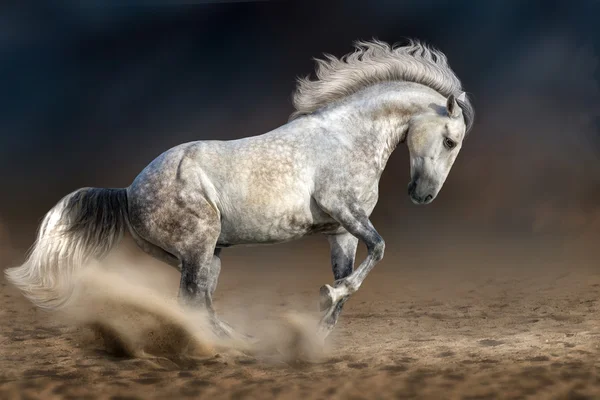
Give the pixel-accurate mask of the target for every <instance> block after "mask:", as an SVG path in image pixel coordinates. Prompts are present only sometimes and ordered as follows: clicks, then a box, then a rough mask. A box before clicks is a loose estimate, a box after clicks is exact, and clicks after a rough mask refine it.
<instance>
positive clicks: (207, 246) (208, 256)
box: [130, 190, 233, 336]
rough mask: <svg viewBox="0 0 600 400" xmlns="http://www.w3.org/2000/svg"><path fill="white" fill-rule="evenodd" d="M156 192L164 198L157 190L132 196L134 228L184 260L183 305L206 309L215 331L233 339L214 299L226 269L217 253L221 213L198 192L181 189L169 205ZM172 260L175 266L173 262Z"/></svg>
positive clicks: (180, 260)
mask: <svg viewBox="0 0 600 400" xmlns="http://www.w3.org/2000/svg"><path fill="white" fill-rule="evenodd" d="M155 192H158V194H159V195H160V191H154V192H152V193H148V192H142V193H139V194H138V193H135V194H136V196H132V198H131V208H130V222H131V226H132V228H133V229H134V230H135V233H137V234H138V235H139V236H140V237H141V238H143V239H144V240H145V241H147V242H149V243H152V244H155V246H158V247H160V248H161V249H163V250H164V251H165V254H168V255H174V256H175V257H176V258H177V260H178V261H179V265H180V270H181V280H180V284H179V300H180V303H182V304H183V305H185V306H187V307H190V308H192V309H193V308H200V309H202V310H206V311H207V314H208V318H209V319H210V322H211V324H212V326H213V328H214V331H215V333H216V334H218V335H220V336H231V335H232V333H233V330H232V329H231V328H230V327H229V326H228V325H226V324H224V323H222V322H221V321H219V319H218V318H217V316H216V313H215V311H214V308H213V300H212V295H213V293H214V291H215V289H216V285H217V280H218V276H219V272H220V269H221V262H220V259H219V257H218V254H219V249H216V245H217V240H218V238H219V235H220V233H221V221H220V216H219V214H218V212H217V211H216V210H215V208H214V207H213V206H212V205H211V204H210V203H209V202H208V201H207V200H206V199H204V198H201V197H199V196H198V192H197V191H193V192H191V191H189V190H184V191H179V193H178V195H177V196H178V198H177V201H164V199H163V198H162V195H160V196H159V195H154V193H155ZM168 194H169V195H170V196H172V194H170V193H168ZM147 250H148V249H147ZM150 250H152V249H150ZM170 261H172V263H171V264H172V265H173V264H174V262H173V260H170Z"/></svg>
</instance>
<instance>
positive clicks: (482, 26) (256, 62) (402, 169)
mask: <svg viewBox="0 0 600 400" xmlns="http://www.w3.org/2000/svg"><path fill="white" fill-rule="evenodd" d="M117 3H118V5H117ZM3 4H4V5H3V6H2V8H1V9H0V10H1V12H0V82H1V85H0V88H1V89H0V90H1V95H0V183H1V185H0V188H1V189H0V190H1V193H0V194H1V195H0V223H1V224H2V226H3V227H4V231H5V234H4V239H3V240H4V241H5V245H6V243H8V241H9V240H10V243H11V246H12V247H13V248H16V249H20V250H22V249H25V248H27V247H28V246H29V245H30V244H31V242H32V240H33V237H34V236H33V235H34V232H35V228H36V226H37V224H38V222H39V221H40V219H41V218H42V216H43V214H44V213H45V212H46V211H47V210H49V209H50V208H51V207H52V206H53V205H54V204H55V203H56V202H57V201H58V200H59V199H60V198H61V197H62V196H63V195H65V194H67V193H68V192H70V191H72V190H74V189H76V188H79V187H82V186H99V187H124V186H127V185H128V184H129V183H130V182H131V181H132V179H133V178H134V177H135V176H136V174H137V173H139V171H141V169H142V168H143V167H144V166H145V165H146V164H147V163H149V162H150V161H151V160H152V159H153V158H154V157H156V156H157V155H158V154H160V153H161V152H162V151H164V150H166V149H168V148H169V147H171V146H174V145H177V144H179V143H182V142H186V141H192V140H202V139H233V138H240V137H244V136H250V135H256V134H261V133H264V132H267V131H269V130H271V129H274V128H276V127H277V126H279V125H281V124H284V123H285V122H286V121H287V118H288V116H289V114H290V113H291V112H292V111H293V110H292V105H291V93H292V92H293V90H294V86H295V78H296V77H297V76H304V75H307V74H310V73H311V72H312V71H313V68H314V63H313V61H312V60H311V58H312V57H318V56H319V55H321V54H322V53H323V52H328V53H332V54H334V55H337V56H341V55H343V54H345V53H347V52H349V51H351V50H352V42H353V41H354V40H356V39H370V38H373V37H376V38H379V39H381V40H384V41H388V42H396V41H399V40H402V38H404V37H415V38H420V39H423V40H425V41H427V42H429V43H430V44H432V45H434V46H435V47H438V48H439V49H441V50H442V51H444V52H445V53H446V55H447V56H448V58H449V61H450V64H451V66H452V67H453V69H454V70H455V71H456V73H457V75H458V76H459V77H460V79H461V80H462V82H463V84H464V87H465V88H466V90H467V91H468V92H469V93H470V94H471V95H472V98H473V99H474V105H475V109H476V112H477V115H476V124H475V126H474V129H473V131H472V133H471V135H470V137H469V138H468V140H467V142H466V143H465V146H464V147H463V150H462V152H461V154H460V156H459V158H458V160H457V162H456V164H455V166H454V168H453V170H452V172H451V174H450V176H449V178H448V180H447V182H446V185H445V187H444V189H443V190H442V192H441V193H440V196H439V197H438V199H437V200H436V201H435V202H434V203H433V204H432V205H430V206H426V207H417V206H413V205H412V204H411V203H410V201H409V200H408V197H407V195H406V185H407V182H408V178H409V173H408V158H407V151H406V149H405V148H404V147H401V148H399V149H398V151H397V152H396V153H395V154H394V156H393V157H392V159H391V161H390V163H389V164H388V167H387V170H386V172H385V174H384V177H383V179H382V182H381V197H380V202H379V205H378V207H377V208H376V210H375V213H374V215H373V220H374V222H375V225H376V227H377V228H378V229H379V231H380V232H381V233H382V235H383V236H384V237H385V238H386V241H387V244H388V246H387V248H388V252H387V257H386V258H388V260H389V259H390V258H391V259H392V261H391V262H392V263H393V262H394V261H393V260H394V259H395V258H394V257H398V262H400V261H401V259H400V257H404V258H408V259H409V260H410V263H412V264H416V265H426V264H427V263H430V262H434V261H433V259H430V258H427V257H429V256H430V255H431V254H432V253H435V254H436V257H437V258H439V259H445V260H448V259H450V257H451V259H452V260H454V261H456V262H458V263H463V262H465V263H466V262H470V261H473V260H474V259H476V262H478V263H482V262H483V263H486V262H491V260H492V259H496V260H497V259H499V258H502V257H506V256H507V254H509V255H511V257H509V259H507V260H509V261H506V262H510V263H514V262H519V263H522V264H523V265H529V264H531V263H533V262H538V261H544V260H546V261H548V260H549V261H556V260H559V259H560V260H562V261H561V262H564V263H565V265H568V263H569V262H570V261H571V260H575V259H576V260H578V261H581V260H584V261H585V260H587V262H590V263H595V262H596V260H597V259H598V251H597V250H596V248H597V247H598V245H599V244H600V243H599V241H598V236H599V234H600V204H599V202H600V162H599V155H600V118H599V117H600V87H599V82H600V66H599V55H600V28H599V27H598V22H597V18H598V16H599V15H600V2H598V1H592V0H590V1H563V2H553V1H485V2H484V1H459V0H452V1H433V0H414V1H393V0H388V1H384V0H377V1H375V0H371V1H343V2H342V1H339V2H336V1H321V2H309V1H298V2H292V1H273V2H267V1H264V2H250V1H248V2H224V1H222V2H219V1H213V2H200V1H195V2H194V1H189V2H178V1H159V0H154V1H145V2H142V1H139V2H133V1H129V2H126V1H122V2H110V1H91V0H90V1H86V2H79V1H62V2H38V3H37V4H36V5H35V6H33V5H32V6H28V5H27V4H26V3H24V2H14V3H13V5H7V3H3ZM316 243H322V244H321V245H320V246H326V245H325V244H324V242H323V241H322V240H321V241H320V242H317V241H315V240H312V239H308V240H305V241H302V242H300V244H290V245H286V246H287V247H286V246H283V247H281V248H280V249H279V250H268V251H273V253H271V254H277V253H279V254H281V252H284V251H287V250H286V249H290V248H292V247H290V246H299V247H295V248H296V249H297V248H301V247H302V246H317V244H316ZM260 249H261V250H258V251H259V252H266V251H267V249H265V248H260ZM507 249H510V250H507ZM413 250H415V251H413ZM235 251H238V252H240V251H241V252H242V253H239V254H245V253H243V251H244V250H235ZM248 251H250V252H251V251H252V250H248ZM248 254H249V253H248ZM265 254H266V253H265ZM474 254H477V256H475V255H474ZM558 255H560V258H557V257H558ZM502 259H504V258H502ZM268 260H269V259H265V262H268ZM322 262H323V263H325V260H322ZM388 262H390V261H388ZM473 262H474V261H473Z"/></svg>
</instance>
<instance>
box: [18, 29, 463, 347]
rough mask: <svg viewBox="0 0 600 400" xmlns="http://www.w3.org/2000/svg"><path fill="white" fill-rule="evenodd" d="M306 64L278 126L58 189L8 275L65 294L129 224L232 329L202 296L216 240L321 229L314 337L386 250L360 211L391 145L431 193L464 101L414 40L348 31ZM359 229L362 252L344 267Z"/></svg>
mask: <svg viewBox="0 0 600 400" xmlns="http://www.w3.org/2000/svg"><path fill="white" fill-rule="evenodd" d="M317 63H318V65H317V74H316V75H317V79H316V80H310V79H308V78H305V79H300V80H299V82H298V88H297V91H296V93H295V95H294V106H295V108H296V111H295V112H294V114H293V115H292V118H291V119H290V121H289V122H288V123H287V124H285V125H283V126H281V127H279V128H277V129H275V130H273V131H271V132H269V133H265V134H263V135H260V136H253V137H248V138H244V139H239V140H231V141H217V140H206V141H198V142H191V143H186V144H182V145H179V146H176V147H174V148H172V149H170V150H168V151H166V152H164V153H163V154H161V155H160V156H158V157H157V158H156V159H155V160H154V161H152V162H151V163H150V164H149V165H148V166H147V167H146V168H145V169H144V170H143V171H142V172H141V173H140V174H139V175H138V176H137V177H136V178H135V180H134V181H133V183H132V184H131V186H129V187H128V188H125V189H98V188H83V189H79V190H77V191H75V192H73V193H71V194H69V195H67V196H66V197H64V198H63V199H62V200H61V201H60V202H59V203H58V204H57V205H56V206H55V207H54V208H53V209H52V210H50V211H49V212H48V213H47V215H46V216H45V218H44V220H43V222H42V224H41V226H40V228H39V232H38V236H37V240H36V243H35V245H34V247H33V248H32V250H31V252H30V254H29V256H28V258H27V260H26V261H25V263H24V264H23V265H21V266H20V267H16V268H11V269H8V270H7V271H6V274H7V277H8V279H9V280H10V281H11V282H12V283H13V284H15V285H16V286H17V287H19V288H20V289H21V290H22V291H23V293H24V294H25V296H27V297H28V298H29V299H30V300H31V301H32V302H34V303H35V304H37V305H38V306H40V307H43V308H57V307H59V306H61V305H63V304H64V303H65V302H66V300H67V299H68V298H69V295H70V293H71V292H72V284H73V281H72V278H73V275H74V269H76V268H81V267H82V266H84V265H85V264H86V263H89V262H90V261H92V260H99V259H102V258H103V257H105V256H106V255H107V254H108V253H109V252H110V251H111V250H112V249H113V248H114V247H115V246H116V245H117V244H118V243H119V241H120V239H121V237H122V235H123V233H124V232H125V231H126V230H127V231H129V232H130V233H131V235H132V236H133V237H134V239H135V241H136V243H137V244H138V245H139V247H140V248H142V249H143V250H144V251H145V252H147V253H149V254H150V255H152V256H154V257H156V258H158V259H160V260H163V261H165V262H166V263H168V264H170V265H173V266H175V267H177V268H179V269H180V271H181V284H180V292H179V297H180V299H181V300H182V301H183V302H184V303H185V304H187V305H193V306H198V307H204V308H206V310H207V311H208V315H209V316H210V319H211V322H212V324H213V327H214V329H215V332H216V333H218V334H221V335H232V334H233V333H234V332H233V330H232V329H231V328H230V327H229V325H227V324H226V323H224V322H222V321H220V320H219V319H218V318H217V316H216V315H215V313H214V310H213V306H212V295H213V293H214V291H215V288H216V285H217V278H218V276H219V272H220V269H221V262H220V259H219V254H220V252H221V249H223V248H225V247H229V246H235V245H243V244H258V243H278V242H285V241H289V240H294V239H298V238H301V237H303V236H305V235H309V234H314V233H322V234H324V235H325V236H327V239H328V240H329V243H330V245H331V262H332V267H333V275H334V278H335V282H334V283H333V284H332V285H324V286H323V287H322V288H321V293H320V296H321V309H322V311H325V314H324V316H323V318H322V320H321V323H320V326H319V333H320V335H321V337H322V338H325V337H326V336H327V335H328V334H329V332H331V330H332V329H333V327H334V326H335V324H336V322H337V319H338V316H339V314H340V312H341V310H342V307H343V305H344V303H345V301H346V300H347V299H348V298H349V296H350V295H351V294H352V293H354V292H355V291H357V290H358V288H359V287H360V285H361V284H362V282H363V281H364V279H365V278H366V276H367V274H368V273H369V272H370V271H371V269H373V267H374V266H375V264H377V262H379V261H380V260H381V259H382V257H383V252H384V247H385V246H384V241H383V239H382V238H381V236H380V235H379V234H378V233H377V231H376V230H375V228H374V227H373V225H372V224H371V222H370V221H369V216H370V214H371V212H372V211H373V208H374V207H375V204H376V203H377V198H378V184H379V178H380V177H381V173H382V172H383V169H384V168H385V165H386V163H387V160H388V158H389V156H390V155H391V153H392V151H394V149H395V148H396V147H397V145H398V144H399V143H406V144H407V146H408V149H409V152H410V175H411V180H410V184H409V185H408V193H409V195H410V198H411V199H412V201H413V202H414V203H416V204H427V203H430V202H431V201H433V199H434V198H435V197H436V196H437V194H438V192H439V191H440V189H441V187H442V185H443V184H444V181H445V180H446V177H447V175H448V172H449V171H450V168H451V167H452V164H453V163H454V160H455V159H456V156H457V155H458V152H459V151H460V149H461V146H462V143H463V139H464V137H465V134H466V132H468V130H469V129H470V128H471V125H472V122H473V115H474V113H473V108H472V106H471V104H470V102H469V100H468V98H467V97H466V96H465V94H464V92H463V91H462V88H461V84H460V81H459V79H458V78H457V77H456V75H455V74H454V73H453V71H452V70H451V69H450V67H449V66H448V64H447V60H446V57H445V56H444V54H443V53H441V52H440V51H437V50H434V49H432V48H430V47H428V46H426V45H424V44H422V43H420V42H418V41H409V42H408V43H407V44H406V45H404V46H398V47H392V46H389V45H387V44H386V43H383V42H380V41H368V42H357V43H356V50H355V51H354V52H353V53H350V54H348V55H346V56H344V57H342V58H340V59H338V58H335V57H333V56H331V55H327V56H326V57H325V60H317ZM359 241H362V242H363V243H364V244H365V245H366V246H367V249H368V255H367V257H366V259H365V260H364V261H363V262H362V263H361V264H360V266H359V267H358V268H357V269H356V270H354V258H355V253H356V248H357V244H358V242H359Z"/></svg>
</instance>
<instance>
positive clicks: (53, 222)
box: [5, 188, 128, 309]
mask: <svg viewBox="0 0 600 400" xmlns="http://www.w3.org/2000/svg"><path fill="white" fill-rule="evenodd" d="M127 218H128V217H127V193H126V190H125V189H98V188H83V189H79V190H76V191H75V192H73V193H71V194H69V195H67V196H65V197H64V198H63V199H62V200H60V201H59V202H58V204H57V205H56V206H54V208H52V209H51V210H50V211H49V212H48V213H47V214H46V216H45V217H44V220H43V221H42V224H41V225H40V227H39V231H38V235H37V239H36V241H35V243H34V245H33V247H32V248H31V250H30V253H29V255H28V257H27V260H26V261H25V263H24V264H23V265H21V266H19V267H15V268H9V269H7V270H6V271H5V273H6V277H7V279H8V280H9V281H10V282H11V283H12V284H14V285H15V286H16V287H18V288H19V289H20V290H21V291H22V292H23V294H24V295H25V296H26V297H27V298H28V299H29V300H31V301H32V302H33V303H34V304H36V305H37V306H39V307H41V308H47V309H53V308H58V307H60V306H61V305H63V304H64V303H65V302H66V301H67V300H68V299H69V297H70V295H71V293H72V289H73V288H72V283H73V282H72V281H73V275H74V272H75V269H77V268H82V267H84V266H85V265H86V264H87V263H89V262H90V261H92V260H96V259H101V258H103V257H104V256H106V255H107V254H108V253H109V252H110V251H111V250H112V249H113V248H114V247H115V246H116V245H117V244H118V243H119V241H120V240H121V238H122V236H123V233H124V231H125V229H126V227H127V226H128V221H127Z"/></svg>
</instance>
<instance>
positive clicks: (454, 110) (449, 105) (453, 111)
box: [446, 94, 462, 118]
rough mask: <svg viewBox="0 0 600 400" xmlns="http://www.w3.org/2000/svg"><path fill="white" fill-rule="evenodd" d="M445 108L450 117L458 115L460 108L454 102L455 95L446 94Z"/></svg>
mask: <svg viewBox="0 0 600 400" xmlns="http://www.w3.org/2000/svg"><path fill="white" fill-rule="evenodd" d="M446 109H447V111H448V115H449V116H450V117H452V118H456V117H458V116H459V115H460V113H461V111H462V110H461V109H460V107H459V106H458V103H457V102H456V97H454V95H453V94H451V95H450V96H448V101H447V102H446Z"/></svg>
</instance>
